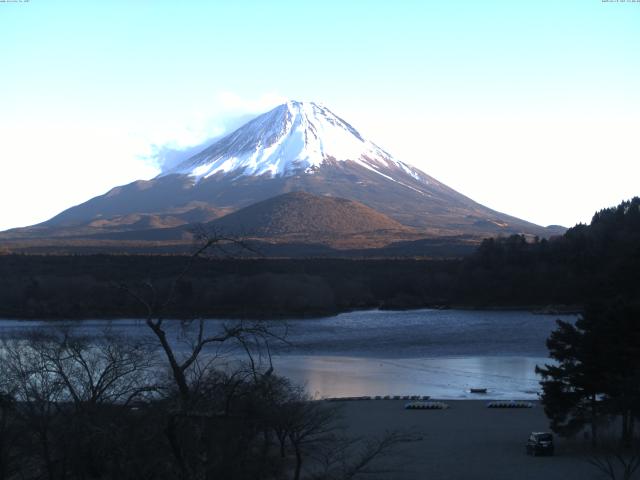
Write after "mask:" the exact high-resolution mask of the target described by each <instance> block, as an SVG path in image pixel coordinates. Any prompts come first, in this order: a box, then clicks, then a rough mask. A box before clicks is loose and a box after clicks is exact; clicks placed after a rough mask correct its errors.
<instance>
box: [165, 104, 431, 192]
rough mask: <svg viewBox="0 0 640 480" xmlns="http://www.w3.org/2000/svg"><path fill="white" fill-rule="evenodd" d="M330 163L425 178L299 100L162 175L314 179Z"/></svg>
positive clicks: (329, 114)
mask: <svg viewBox="0 0 640 480" xmlns="http://www.w3.org/2000/svg"><path fill="white" fill-rule="evenodd" d="M326 160H332V161H338V162H341V161H352V162H356V163H358V164H359V165H361V166H363V167H365V168H367V169H368V170H372V171H374V172H376V173H379V174H380V175H383V176H387V174H385V173H382V171H381V170H385V171H388V169H389V168H391V169H394V168H399V169H401V170H403V171H404V172H405V173H408V174H409V175H411V176H412V177H414V178H415V179H417V180H419V179H421V175H420V174H419V173H418V171H417V170H416V169H414V168H412V167H410V166H409V165H407V164H405V163H402V162H400V161H398V160H395V159H394V158H393V157H392V156H391V155H390V154H389V153H387V152H385V151H384V150H383V149H381V148H380V147H378V146H377V145H376V144H374V143H372V142H370V141H369V140H367V139H365V138H364V137H363V136H362V135H360V133H359V132H358V131H357V130H356V129H355V128H353V127H352V126H351V125H349V123H347V122H346V121H344V120H343V119H342V118H340V117H338V116H337V115H336V114H334V113H333V112H331V110H329V109H328V108H326V107H324V106H322V105H319V104H317V103H313V102H298V101H288V102H287V103H285V104H283V105H280V106H278V107H276V108H274V109H273V110H271V111H269V112H267V113H264V114H262V115H260V116H259V117H257V118H255V119H253V120H252V121H250V122H248V123H247V124H245V125H243V126H242V127H240V128H239V129H237V130H236V131H234V132H233V133H231V134H229V135H227V136H225V137H223V138H222V139H220V140H218V141H217V142H215V143H214V144H213V145H211V146H210V147H208V148H207V149H205V150H203V151H202V152H200V153H198V154H197V155H195V156H193V157H191V158H189V159H188V160H186V161H184V162H182V163H181V164H179V165H178V166H177V167H175V168H173V169H171V170H169V171H167V172H164V173H163V174H162V176H164V175H169V174H183V175H189V176H192V177H195V178H196V180H201V179H203V178H208V177H210V176H212V175H215V174H217V173H223V174H233V175H234V176H241V175H251V176H259V175H265V174H266V175H268V176H271V177H276V176H291V175H295V174H299V173H301V172H304V173H308V174H312V173H314V172H315V171H316V170H317V168H318V167H320V166H321V165H322V164H323V163H324V162H325V161H326ZM422 179H423V181H426V179H424V178H422Z"/></svg>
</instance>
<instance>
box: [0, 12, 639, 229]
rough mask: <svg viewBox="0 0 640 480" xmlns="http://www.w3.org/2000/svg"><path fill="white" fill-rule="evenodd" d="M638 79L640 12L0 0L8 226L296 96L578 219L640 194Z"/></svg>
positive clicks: (419, 154) (459, 182)
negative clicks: (11, 0)
mask: <svg viewBox="0 0 640 480" xmlns="http://www.w3.org/2000/svg"><path fill="white" fill-rule="evenodd" d="M639 85H640V3H638V2H634V3H632V2H624V3H614V2H603V1H601V0H579V1H572V0H549V1H545V0H536V1H530V2H525V1H514V0H511V1H506V0H505V1H488V0H487V1H451V2H443V1H432V2H431V1H395V2H382V1H381V2H374V1H366V2H365V1H349V2H347V1H324V2H313V3H311V2H300V1H296V2H287V1H271V2H265V1H260V2H259V1H242V0H236V1H233V2H230V1H229V2H227V1H224V2H223V1H195V0H192V1H189V2H179V1H162V0H155V1H151V0H148V1H147V0H137V1H120V0H110V1H108V2H106V1H90V0H83V1H74V0H30V1H28V2H22V3H0V161H1V162H2V170H0V172H1V174H0V204H2V205H3V209H2V212H1V215H0V229H5V228H10V227H14V226H22V225H28V224H32V223H35V222H38V221H43V220H45V219H47V218H49V217H51V216H52V215H54V214H56V213H58V212H59V211H61V210H62V209H64V208H67V207H69V206H71V205H73V204H77V203H80V202H83V201H85V200H87V199H88V198H90V197H92V196H95V195H99V194H102V193H104V192H105V191H107V190H108V189H109V188H111V187H113V186H115V185H118V184H123V183H127V182H130V181H133V180H136V179H138V178H151V177H153V176H154V175H156V174H157V173H158V171H159V170H158V161H159V158H158V152H163V151H166V149H167V148H172V149H176V148H177V149H181V148H187V147H190V146H193V145H197V144H200V143H202V142H203V141H205V140H206V139H207V138H211V137H214V136H216V135H220V134H222V133H224V132H225V131H229V129H231V128H232V127H233V126H234V125H237V124H238V121H239V119H246V118H247V117H248V116H250V115H255V114H257V113H261V112H262V111H265V110H267V109H269V108H271V107H273V106H275V105H277V104H278V103H281V102H282V101H283V99H286V98H293V99H298V100H312V101H318V102H323V103H325V104H326V105H327V106H328V107H329V108H330V109H331V110H333V111H334V112H335V113H337V114H338V115H340V116H342V117H343V118H345V119H346V120H347V121H349V122H350V123H352V124H353V125H354V126H355V127H356V128H358V129H359V130H360V131H361V132H362V133H363V134H365V135H366V136H367V137H369V138H370V139H371V140H373V141H374V142H376V143H378V144H379V145H380V146H382V147H383V148H385V149H386V150H388V151H389V152H391V153H392V154H394V155H395V156H396V157H397V158H399V159H401V160H403V161H406V162H409V163H412V164H414V165H416V166H417V167H418V168H421V169H422V170H424V171H425V172H427V173H428V174H430V175H432V176H434V177H436V178H438V179H439V180H441V181H442V182H444V183H446V184H448V185H449V186H451V187H453V188H455V189H457V190H459V191H460V192H462V193H464V194H466V195H468V196H470V197H472V198H474V199H475V200H477V201H479V202H481V203H484V204H486V205H487V206H489V207H492V208H495V209H497V210H500V211H503V212H506V213H509V214H512V215H516V216H519V217H521V218H525V219H527V220H531V221H534V222H536V223H539V224H545V225H546V224H564V225H568V226H571V225H573V224H575V223H576V222H579V221H583V222H586V221H589V220H590V217H591V215H592V214H593V212H594V211H595V210H596V209H599V208H603V207H606V206H610V205H613V204H616V203H618V202H619V201H620V200H622V199H624V198H629V197H631V196H633V195H638V194H640V191H639V190H640V189H638V183H639V182H638V178H640V175H639V174H640V142H638V141H637V138H640V135H639V134H638V128H639V127H640V89H639V88H638V86H639ZM8 205H10V206H11V207H10V208H7V206H8Z"/></svg>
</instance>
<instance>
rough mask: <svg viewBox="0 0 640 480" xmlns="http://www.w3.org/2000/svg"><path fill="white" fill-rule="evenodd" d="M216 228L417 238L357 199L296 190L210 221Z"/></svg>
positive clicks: (259, 233) (305, 236) (321, 238)
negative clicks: (356, 200) (324, 195)
mask: <svg viewBox="0 0 640 480" xmlns="http://www.w3.org/2000/svg"><path fill="white" fill-rule="evenodd" d="M209 226H211V227H212V228H213V230H214V231H219V232H225V233H228V234H231V235H236V236H242V237H258V238H260V237H264V238H274V239H280V240H287V241H307V242H319V243H329V244H332V245H335V244H336V243H338V244H342V243H344V242H341V241H340V240H345V239H347V238H350V237H352V236H355V235H363V236H366V237H367V238H368V241H367V242H366V243H367V244H368V245H371V243H372V242H373V243H377V242H375V241H374V238H375V239H376V240H377V239H379V237H383V238H386V237H387V236H389V235H391V236H393V237H394V238H399V237H402V236H407V237H414V236H415V235H416V232H415V230H414V229H412V228H410V227H406V226H404V225H402V224H400V223H398V222H397V221H395V220H393V219H391V218H389V217H388V216H386V215H384V214H382V213H380V212H377V211H375V210H373V209H371V208H369V207H367V206H366V205H363V204H361V203H359V202H355V201H353V200H347V199H345V198H335V197H321V196H318V195H312V194H309V193H306V192H292V193H286V194H283V195H278V196H277V197H273V198H269V199H267V200H264V201H262V202H258V203H256V204H253V205H250V206H248V207H245V208H243V209H241V210H239V211H237V212H234V213H230V214H229V215H226V216H224V217H222V218H219V219H217V220H214V221H213V222H211V223H210V224H209Z"/></svg>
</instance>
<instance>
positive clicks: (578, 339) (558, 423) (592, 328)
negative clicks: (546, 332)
mask: <svg viewBox="0 0 640 480" xmlns="http://www.w3.org/2000/svg"><path fill="white" fill-rule="evenodd" d="M547 347H548V348H549V354H550V356H551V358H553V359H554V360H556V362H557V364H556V365H545V366H544V367H536V372H537V373H538V374H540V375H541V376H542V378H543V380H542V382H541V384H542V390H543V395H542V404H543V405H544V409H545V413H546V414H547V416H548V417H549V419H550V421H551V429H552V430H553V431H555V432H556V433H558V434H559V435H563V436H572V435H575V434H576V433H578V432H579V431H581V430H582V429H583V428H584V427H585V426H590V428H591V433H592V440H593V442H594V443H595V442H596V441H597V425H598V422H599V421H600V420H601V419H604V418H605V417H607V416H610V417H619V418H620V419H621V420H622V428H621V432H622V441H623V443H624V444H625V445H627V446H628V445H630V444H631V441H632V438H633V431H634V425H635V421H636V419H637V418H638V417H639V416H640V310H639V309H638V307H637V306H635V305H631V304H629V303H622V302H619V303H615V304H612V305H608V306H604V305H591V306H589V307H588V308H587V309H586V310H585V313H584V315H583V316H582V317H581V318H580V319H578V321H576V323H575V325H573V324H571V323H569V322H563V321H560V320H559V321H558V328H557V330H555V331H554V332H552V334H551V336H550V337H549V339H548V340H547Z"/></svg>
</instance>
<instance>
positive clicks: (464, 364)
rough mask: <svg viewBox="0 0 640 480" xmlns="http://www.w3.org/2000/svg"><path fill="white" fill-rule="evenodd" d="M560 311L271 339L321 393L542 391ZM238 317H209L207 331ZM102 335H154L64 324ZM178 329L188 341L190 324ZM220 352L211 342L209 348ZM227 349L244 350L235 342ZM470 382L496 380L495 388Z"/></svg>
mask: <svg viewBox="0 0 640 480" xmlns="http://www.w3.org/2000/svg"><path fill="white" fill-rule="evenodd" d="M557 318H560V319H563V320H567V321H574V320H575V319H576V317H575V316H574V315H537V314H532V313H530V312H524V311H477V310H411V311H378V310H374V311H359V312H350V313H344V314H340V315H337V316H335V317H327V318H319V319H304V320H295V319H294V320H286V321H269V322H268V323H269V325H270V327H271V328H272V329H273V330H274V331H276V332H277V333H278V334H282V335H284V334H286V339H287V344H272V345H270V348H271V352H272V354H273V364H274V367H275V371H276V373H279V374H281V375H285V376H288V377H289V378H291V379H292V380H293V381H295V382H297V383H300V384H303V385H305V387H306V389H307V391H308V392H309V394H310V395H312V396H314V397H317V398H325V397H342V396H362V395H371V396H374V395H381V396H384V395H431V396H432V397H434V398H444V399H455V398H460V399H464V398H475V399H477V398H487V399H489V398H491V399H536V398H537V392H538V391H539V390H540V388H539V384H538V382H539V378H537V376H536V374H535V372H534V368H535V365H536V364H543V363H548V362H549V359H548V357H547V349H546V346H545V340H546V339H547V337H548V336H549V334H550V332H551V331H552V330H553V329H554V328H555V321H556V319H557ZM225 322H233V321H232V320H207V321H206V329H207V331H211V332H213V331H216V330H219V329H221V328H222V325H224V324H225ZM60 324H61V322H55V323H53V322H44V321H16V320H0V336H2V337H4V338H9V337H20V336H22V335H24V333H25V332H27V331H29V330H32V329H37V330H42V329H45V330H46V329H50V328H57V326H58V325H60ZM64 324H65V325H73V326H75V328H76V329H77V330H79V331H80V332H82V333H84V334H87V335H93V336H100V335H101V334H102V332H103V331H104V330H105V328H109V329H111V330H113V331H116V332H120V333H123V334H124V335H126V336H128V337H130V338H141V339H147V338H148V339H149V340H150V341H152V340H153V337H152V336H151V334H150V332H148V329H147V327H146V326H145V324H144V322H143V321H141V320H128V319H123V320H114V321H106V320H85V321H75V322H64ZM170 325H171V327H170V328H169V337H170V339H171V341H172V343H173V344H174V345H176V346H177V347H179V348H180V346H181V345H183V341H184V335H183V334H182V329H181V328H180V322H177V321H172V322H170ZM208 353H209V354H212V353H213V352H212V351H211V350H210V351H209V352H208ZM217 353H220V354H221V355H228V356H229V355H230V356H234V355H235V356H237V355H238V353H237V351H236V352H233V351H231V350H228V349H226V350H224V351H219V352H217ZM470 388H487V390H488V392H487V394H485V395H482V394H471V393H469V389H470Z"/></svg>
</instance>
